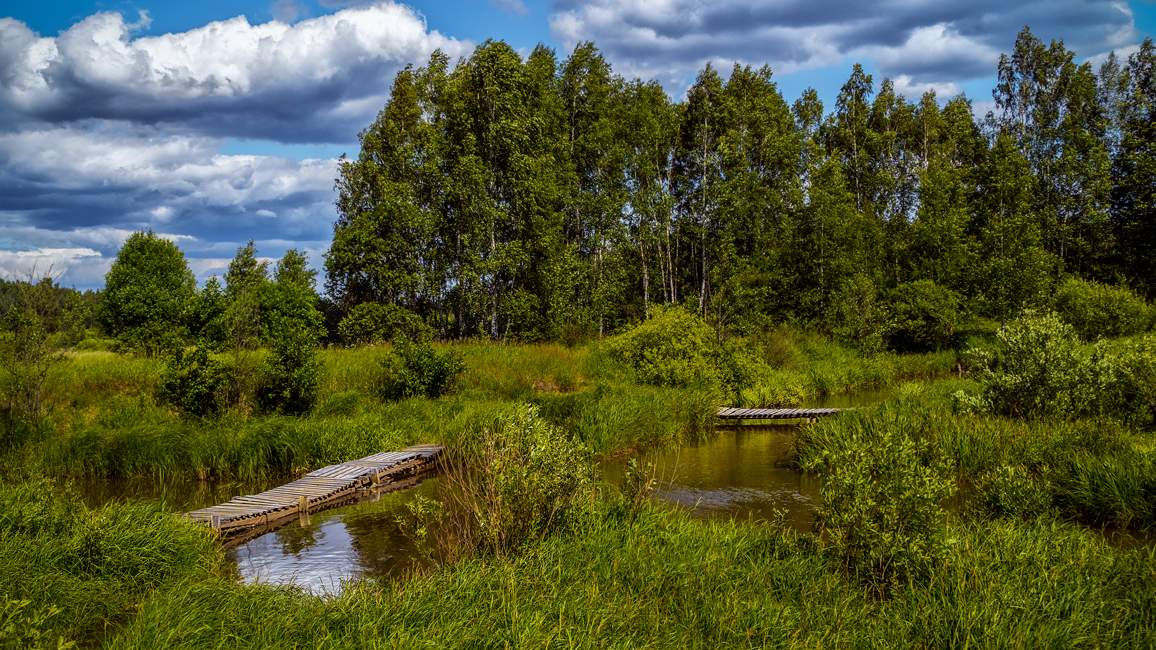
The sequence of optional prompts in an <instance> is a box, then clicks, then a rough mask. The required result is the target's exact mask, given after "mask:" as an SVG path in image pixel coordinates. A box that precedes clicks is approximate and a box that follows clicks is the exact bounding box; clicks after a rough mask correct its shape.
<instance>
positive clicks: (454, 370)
mask: <svg viewBox="0 0 1156 650" xmlns="http://www.w3.org/2000/svg"><path fill="white" fill-rule="evenodd" d="M382 367H383V370H384V373H383V376H382V379H381V384H380V385H379V392H380V393H381V395H382V397H384V398H385V399H387V400H399V399H406V398H409V397H428V398H430V399H433V398H435V397H440V396H442V395H444V394H446V393H448V392H449V391H451V390H452V389H453V387H454V384H455V382H456V381H457V378H458V375H460V374H461V373H462V371H464V370H465V364H464V363H463V362H462V359H461V357H459V356H458V355H457V354H455V353H454V352H453V351H452V350H447V351H445V352H438V351H437V350H436V349H435V348H434V347H433V345H431V344H430V343H428V342H421V343H414V342H412V341H409V340H407V339H398V340H397V341H395V342H394V344H393V350H392V352H391V354H390V356H389V357H387V358H386V359H385V361H384V362H383V364H382Z"/></svg>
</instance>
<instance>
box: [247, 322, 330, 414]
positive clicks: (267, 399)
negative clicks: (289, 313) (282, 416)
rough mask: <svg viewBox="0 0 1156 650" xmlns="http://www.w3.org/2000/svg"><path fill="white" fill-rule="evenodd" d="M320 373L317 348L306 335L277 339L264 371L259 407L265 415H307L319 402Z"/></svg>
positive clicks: (262, 372) (258, 401)
mask: <svg viewBox="0 0 1156 650" xmlns="http://www.w3.org/2000/svg"><path fill="white" fill-rule="evenodd" d="M320 371H321V364H320V362H319V361H318V360H317V348H316V346H315V345H314V344H313V343H312V341H311V340H309V338H307V336H305V335H286V336H285V337H284V338H281V339H278V340H277V341H276V342H275V343H274V345H273V350H272V351H271V354H270V355H269V357H268V358H267V359H266V360H265V366H264V368H263V369H262V371H261V379H260V383H259V385H258V389H257V403H258V405H259V406H260V407H261V409H262V410H264V411H266V412H279V413H288V414H291V415H300V414H302V413H308V412H309V411H310V410H311V409H312V408H313V404H314V403H315V402H316V401H317V385H318V383H319V381H320V379H319V375H320Z"/></svg>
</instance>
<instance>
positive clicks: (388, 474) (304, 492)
mask: <svg viewBox="0 0 1156 650" xmlns="http://www.w3.org/2000/svg"><path fill="white" fill-rule="evenodd" d="M443 451H444V448H443V447H442V446H441V445H419V446H416V447H409V448H407V449H403V450H401V451H387V452H382V453H379V454H373V455H371V456H366V457H365V458H359V459H357V460H351V461H349V462H347V463H339V464H337V465H329V466H327V467H322V468H321V469H317V470H314V471H312V472H309V473H308V474H306V475H305V476H302V477H301V478H299V479H297V480H296V481H293V482H292V483H287V484H285V485H282V486H280V487H276V488H273V489H272V490H268V491H266V492H262V493H260V494H252V495H245V496H238V497H234V498H233V499H230V500H229V501H227V502H225V503H222V504H220V505H215V506H210V507H208V508H203V509H201V510H194V511H192V512H190V513H188V516H189V518H191V519H192V520H193V521H197V522H200V523H203V524H206V525H208V526H211V527H212V528H213V530H215V531H217V532H218V533H220V534H221V535H222V536H226V537H233V536H237V535H240V536H242V537H247V536H248V535H247V533H250V532H254V531H264V530H268V529H270V528H272V527H276V525H277V524H278V523H285V522H286V521H287V520H289V519H290V518H292V517H303V516H308V515H309V513H311V512H318V511H321V510H325V509H328V508H332V507H334V506H337V505H340V504H342V503H345V502H347V501H350V500H352V499H355V498H357V497H358V496H359V495H361V494H365V493H368V492H371V491H374V490H387V489H389V488H390V487H395V486H396V487H404V486H408V485H412V484H413V479H414V477H415V476H417V475H418V474H421V473H423V472H426V471H429V470H430V469H433V466H434V463H435V462H436V460H437V458H438V457H439V456H440V455H441V453H442V452H443Z"/></svg>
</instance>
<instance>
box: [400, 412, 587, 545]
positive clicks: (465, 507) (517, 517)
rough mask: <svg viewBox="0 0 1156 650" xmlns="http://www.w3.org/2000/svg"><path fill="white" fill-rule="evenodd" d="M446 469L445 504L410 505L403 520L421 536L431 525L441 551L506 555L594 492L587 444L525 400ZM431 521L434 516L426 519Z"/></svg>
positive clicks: (564, 518)
mask: <svg viewBox="0 0 1156 650" xmlns="http://www.w3.org/2000/svg"><path fill="white" fill-rule="evenodd" d="M459 452H460V457H459V458H458V459H457V462H456V463H451V467H450V468H449V469H448V471H447V472H446V473H445V476H444V480H448V481H450V482H452V483H453V484H455V489H452V490H450V491H449V496H448V497H447V502H446V503H444V504H442V506H441V507H431V504H429V503H427V502H423V501H418V502H416V503H415V504H414V505H413V507H412V508H411V513H412V514H413V515H415V516H414V518H413V519H412V520H410V521H403V524H404V525H405V527H406V528H407V529H409V530H410V531H415V534H414V535H413V536H414V537H415V538H416V539H418V540H419V541H420V540H422V539H429V536H428V534H425V531H428V530H429V528H430V527H431V526H437V527H438V535H437V536H436V538H437V540H438V543H439V545H440V548H439V549H437V553H438V554H439V555H441V556H443V557H447V558H455V557H461V556H463V555H471V554H474V553H497V554H501V553H505V552H508V551H511V550H513V549H515V548H517V547H519V546H521V545H522V544H524V543H526V542H527V541H530V540H535V539H541V538H543V537H545V536H546V535H548V534H549V533H551V532H553V531H554V530H557V529H558V528H559V527H562V526H565V525H566V524H567V523H568V522H570V521H572V520H573V518H574V516H575V515H576V513H577V512H579V510H578V508H579V506H580V505H581V504H582V503H584V497H589V496H591V495H592V494H593V492H592V489H593V485H594V465H593V463H592V460H591V458H592V457H591V454H590V451H589V449H588V448H587V447H586V446H585V445H584V444H582V443H581V442H579V441H577V440H574V439H572V438H571V437H570V436H568V435H567V434H566V433H565V432H564V431H562V430H561V429H559V428H557V427H554V426H552V425H551V424H549V423H548V422H547V421H546V420H544V419H543V418H541V417H540V416H539V415H538V409H537V407H535V406H531V405H522V406H519V407H518V408H517V409H515V410H514V412H513V413H511V414H510V415H508V416H506V417H504V418H502V419H501V420H499V421H497V422H495V423H494V424H493V425H491V426H487V427H483V428H482V429H481V430H480V431H478V433H477V435H476V437H471V438H470V439H468V440H467V441H465V446H464V447H463V448H462V449H460V450H459ZM431 520H432V521H431Z"/></svg>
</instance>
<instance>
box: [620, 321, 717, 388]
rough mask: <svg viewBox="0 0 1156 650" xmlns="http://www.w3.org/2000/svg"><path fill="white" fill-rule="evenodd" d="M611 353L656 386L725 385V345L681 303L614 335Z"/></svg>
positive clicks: (644, 380)
mask: <svg viewBox="0 0 1156 650" xmlns="http://www.w3.org/2000/svg"><path fill="white" fill-rule="evenodd" d="M606 350H607V351H608V352H609V353H610V355H611V356H613V357H616V358H617V359H619V360H621V361H623V362H625V363H626V364H627V365H628V366H630V367H631V368H633V369H634V372H635V373H636V376H637V377H638V381H639V382H641V383H644V384H650V385H653V386H674V387H688V386H716V387H717V386H721V385H722V383H723V374H722V370H721V365H722V364H721V363H720V358H721V356H722V349H721V346H720V345H719V344H718V339H717V336H716V334H715V331H714V329H713V328H712V327H711V326H710V325H709V324H707V322H706V321H704V320H703V319H702V318H700V317H699V316H698V315H696V314H693V313H691V312H689V311H687V310H686V309H685V308H683V307H681V306H679V305H673V306H669V307H663V308H655V309H654V310H653V311H652V315H651V317H650V319H649V320H646V321H644V322H642V323H640V324H638V325H637V326H636V327H634V328H633V329H631V330H629V331H627V332H624V333H622V334H619V335H618V336H615V337H613V338H611V339H610V340H609V341H607V343H606Z"/></svg>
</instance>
